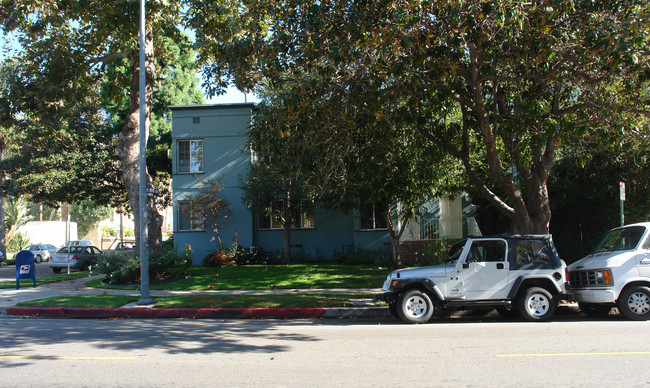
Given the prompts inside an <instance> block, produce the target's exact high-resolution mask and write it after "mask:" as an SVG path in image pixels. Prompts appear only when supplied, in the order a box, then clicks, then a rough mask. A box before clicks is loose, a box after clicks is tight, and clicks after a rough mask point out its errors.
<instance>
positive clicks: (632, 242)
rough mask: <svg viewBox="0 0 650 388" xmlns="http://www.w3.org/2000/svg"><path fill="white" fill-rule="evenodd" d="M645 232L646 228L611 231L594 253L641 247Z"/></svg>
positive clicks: (634, 227) (632, 227) (637, 227)
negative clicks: (640, 242)
mask: <svg viewBox="0 0 650 388" xmlns="http://www.w3.org/2000/svg"><path fill="white" fill-rule="evenodd" d="M644 232H645V228H644V227H643V226H631V227H628V228H620V229H614V230H610V231H609V233H607V234H606V235H605V237H603V239H602V240H601V241H600V243H599V244H598V246H596V249H595V250H594V253H598V252H609V251H626V250H630V249H634V248H636V246H637V245H639V241H640V240H641V237H643V233H644Z"/></svg>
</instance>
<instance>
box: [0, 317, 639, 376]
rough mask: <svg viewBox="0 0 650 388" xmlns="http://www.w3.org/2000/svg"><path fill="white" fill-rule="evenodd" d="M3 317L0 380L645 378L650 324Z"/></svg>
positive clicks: (617, 320)
mask: <svg viewBox="0 0 650 388" xmlns="http://www.w3.org/2000/svg"><path fill="white" fill-rule="evenodd" d="M483 320H484V318H471V317H470V318H462V319H446V320H443V321H441V322H437V323H431V324H425V325H405V324H401V323H398V322H397V321H394V320H392V319H382V320H368V321H358V320H225V321H224V320H162V319H161V320H72V319H67V320H66V319H63V320H62V319H21V318H15V317H2V318H0V386H3V387H5V386H6V387H17V386H22V387H36V386H39V387H41V386H48V387H59V386H60V387H81V386H102V387H116V386H133V387H152V386H170V387H171V386H173V387H197V386H219V387H260V386H265V387H279V386H282V387H352V386H354V387H378V386H382V387H389V386H396V387H404V386H409V387H433V386H442V387H452V386H453V387H458V386H465V387H522V386H524V387H548V386H569V387H588V386H602V385H603V384H605V385H609V386H647V385H649V384H650V370H649V369H648V368H647V367H646V365H647V364H648V362H649V361H650V337H649V336H648V335H647V332H648V329H650V322H632V321H626V320H623V319H621V318H619V317H616V316H612V317H609V318H608V319H604V320H592V319H587V318H585V317H582V316H579V315H577V316H575V315H574V316H567V317H566V318H563V319H562V320H558V321H553V322H546V323H529V322H521V321H517V322H515V321H507V320H502V319H494V320H490V321H489V322H484V321H483Z"/></svg>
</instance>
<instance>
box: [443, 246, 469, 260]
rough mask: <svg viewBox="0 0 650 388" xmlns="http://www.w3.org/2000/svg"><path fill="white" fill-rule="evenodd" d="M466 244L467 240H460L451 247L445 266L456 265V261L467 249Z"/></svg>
mask: <svg viewBox="0 0 650 388" xmlns="http://www.w3.org/2000/svg"><path fill="white" fill-rule="evenodd" d="M466 242H467V240H460V241H459V242H457V243H456V244H454V245H453V246H452V247H451V249H450V250H449V255H447V259H446V260H445V264H451V263H455V262H456V260H458V258H459V257H460V254H461V253H463V248H464V247H465V243H466Z"/></svg>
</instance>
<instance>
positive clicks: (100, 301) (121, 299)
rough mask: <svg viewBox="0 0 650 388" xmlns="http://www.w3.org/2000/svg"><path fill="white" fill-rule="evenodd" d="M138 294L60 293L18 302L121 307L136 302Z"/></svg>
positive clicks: (65, 305) (22, 304) (35, 304)
mask: <svg viewBox="0 0 650 388" xmlns="http://www.w3.org/2000/svg"><path fill="white" fill-rule="evenodd" d="M139 299H140V297H138V296H128V295H62V296H57V297H52V298H46V299H38V300H30V301H28V302H21V303H18V304H17V306H27V307H86V308H91V307H95V308H97V307H109V308H112V307H121V306H124V305H125V304H129V303H133V302H137V301H138V300H139Z"/></svg>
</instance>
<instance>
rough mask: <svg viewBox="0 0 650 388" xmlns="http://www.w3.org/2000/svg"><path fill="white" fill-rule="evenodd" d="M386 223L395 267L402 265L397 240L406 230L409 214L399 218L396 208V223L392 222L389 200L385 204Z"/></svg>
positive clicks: (398, 211)
mask: <svg viewBox="0 0 650 388" xmlns="http://www.w3.org/2000/svg"><path fill="white" fill-rule="evenodd" d="M397 206H399V204H398V205H397ZM385 210H386V225H388V234H389V235H390V249H391V254H392V255H393V262H394V263H395V266H396V267H401V266H402V252H401V251H400V249H399V241H400V239H401V238H402V234H404V230H406V223H407V222H408V221H409V220H410V219H411V216H410V215H405V216H404V218H403V219H401V220H400V210H399V208H398V210H397V225H395V223H394V222H393V218H392V217H391V214H390V202H388V204H387V205H386V209H385Z"/></svg>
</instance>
